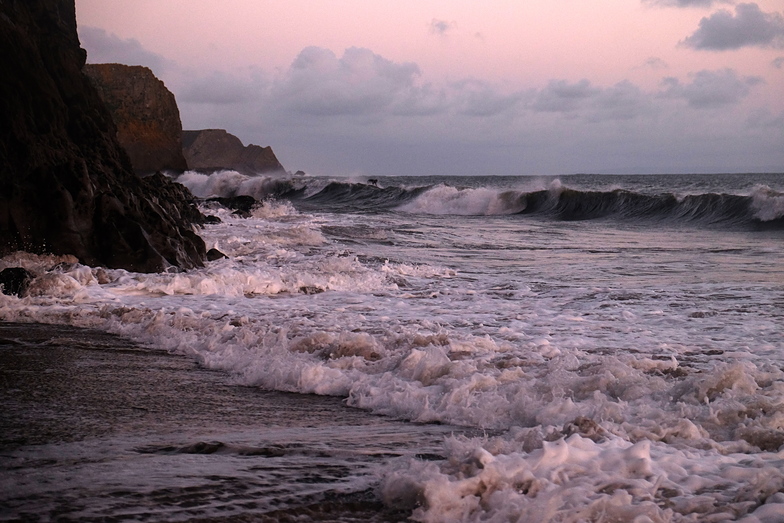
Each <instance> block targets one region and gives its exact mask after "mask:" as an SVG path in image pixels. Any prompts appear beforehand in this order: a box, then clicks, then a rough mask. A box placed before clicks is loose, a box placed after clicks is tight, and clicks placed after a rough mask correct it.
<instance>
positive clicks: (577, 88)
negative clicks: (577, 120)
mask: <svg viewBox="0 0 784 523" xmlns="http://www.w3.org/2000/svg"><path fill="white" fill-rule="evenodd" d="M599 92H600V89H597V88H596V87H593V86H592V85H591V82H589V81H588V80H585V79H583V80H580V81H579V82H576V83H573V84H570V83H569V82H567V81H566V80H550V82H549V83H548V84H547V87H545V88H544V89H542V90H540V91H539V92H538V93H537V94H536V97H535V98H534V100H533V102H532V103H531V108H532V109H533V110H534V111H541V112H555V113H567V112H572V111H576V110H577V109H580V108H582V107H584V106H585V104H586V102H587V101H588V100H589V99H591V98H593V97H594V96H596V95H597V94H599Z"/></svg>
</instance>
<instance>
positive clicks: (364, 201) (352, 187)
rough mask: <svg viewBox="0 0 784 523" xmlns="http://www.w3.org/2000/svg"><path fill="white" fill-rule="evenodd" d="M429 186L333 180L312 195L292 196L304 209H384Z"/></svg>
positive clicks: (409, 197) (345, 210)
mask: <svg viewBox="0 0 784 523" xmlns="http://www.w3.org/2000/svg"><path fill="white" fill-rule="evenodd" d="M427 189H428V187H426V186H423V187H414V188H405V187H397V186H390V187H378V186H377V185H375V184H365V183H347V182H336V181H333V182H330V183H329V184H327V185H326V186H325V187H324V188H323V189H321V190H319V191H318V192H316V193H315V194H311V195H309V196H305V195H300V194H298V195H296V196H295V197H294V198H292V200H295V201H296V202H297V207H298V208H300V209H303V210H318V209H321V210H329V211H337V212H341V211H342V212H358V211H385V210H389V209H393V208H395V207H398V206H400V205H401V204H404V203H406V202H408V201H411V200H412V199H414V198H416V197H417V196H419V195H420V194H422V193H423V192H424V191H426V190H427Z"/></svg>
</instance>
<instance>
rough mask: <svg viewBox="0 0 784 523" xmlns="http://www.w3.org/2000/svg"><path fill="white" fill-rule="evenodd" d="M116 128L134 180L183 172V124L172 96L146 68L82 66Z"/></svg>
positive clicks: (118, 65) (114, 65)
mask: <svg viewBox="0 0 784 523" xmlns="http://www.w3.org/2000/svg"><path fill="white" fill-rule="evenodd" d="M83 71H84V73H85V74H86V75H87V76H88V77H89V78H90V80H91V81H92V83H93V85H94V86H95V87H96V89H97V90H98V94H99V95H100V96H101V98H102V99H103V101H104V103H105V104H106V107H107V108H108V109H109V112H110V113H111V115H112V119H113V120H114V123H115V125H117V139H118V140H119V141H120V145H122V146H123V148H124V149H125V151H126V152H127V153H128V156H130V158H131V165H132V166H133V170H134V171H136V173H137V174H150V173H154V172H155V171H175V172H183V171H185V170H187V168H188V164H187V163H186V162H185V157H184V156H183V154H182V122H181V121H180V111H179V109H178V108H177V102H176V101H175V99H174V95H173V94H172V93H171V91H169V90H168V89H167V88H166V86H165V85H164V84H163V82H162V81H160V80H159V79H158V78H156V77H155V75H154V74H153V73H152V71H151V70H149V69H148V68H146V67H142V66H140V65H133V66H132V65H122V64H87V65H85V66H84V69H83Z"/></svg>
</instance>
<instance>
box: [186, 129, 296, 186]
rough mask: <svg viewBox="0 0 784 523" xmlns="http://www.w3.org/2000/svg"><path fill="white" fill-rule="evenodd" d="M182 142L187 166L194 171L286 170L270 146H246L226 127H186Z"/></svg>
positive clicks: (254, 172) (252, 171) (241, 171)
mask: <svg viewBox="0 0 784 523" xmlns="http://www.w3.org/2000/svg"><path fill="white" fill-rule="evenodd" d="M182 145H183V153H184V155H185V160H186V161H187V162H188V168H189V169H193V170H195V171H202V172H212V171H220V170H224V169H231V170H233V171H237V172H240V173H243V174H247V175H254V174H259V173H266V172H274V171H284V169H283V166H282V165H281V164H280V162H279V161H278V159H277V158H276V157H275V153H274V152H272V148H271V147H261V146H258V145H253V144H251V145H248V146H247V147H245V146H243V145H242V141H240V139H239V138H237V137H236V136H234V135H233V134H229V133H227V132H226V131H224V130H223V129H202V130H200V131H183V133H182Z"/></svg>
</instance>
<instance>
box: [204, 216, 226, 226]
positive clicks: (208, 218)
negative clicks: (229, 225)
mask: <svg viewBox="0 0 784 523" xmlns="http://www.w3.org/2000/svg"><path fill="white" fill-rule="evenodd" d="M222 221H223V220H221V219H220V218H218V217H217V216H215V215H212V214H208V215H207V216H205V217H204V223H205V224H209V225H215V224H218V223H221V222H222Z"/></svg>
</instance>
